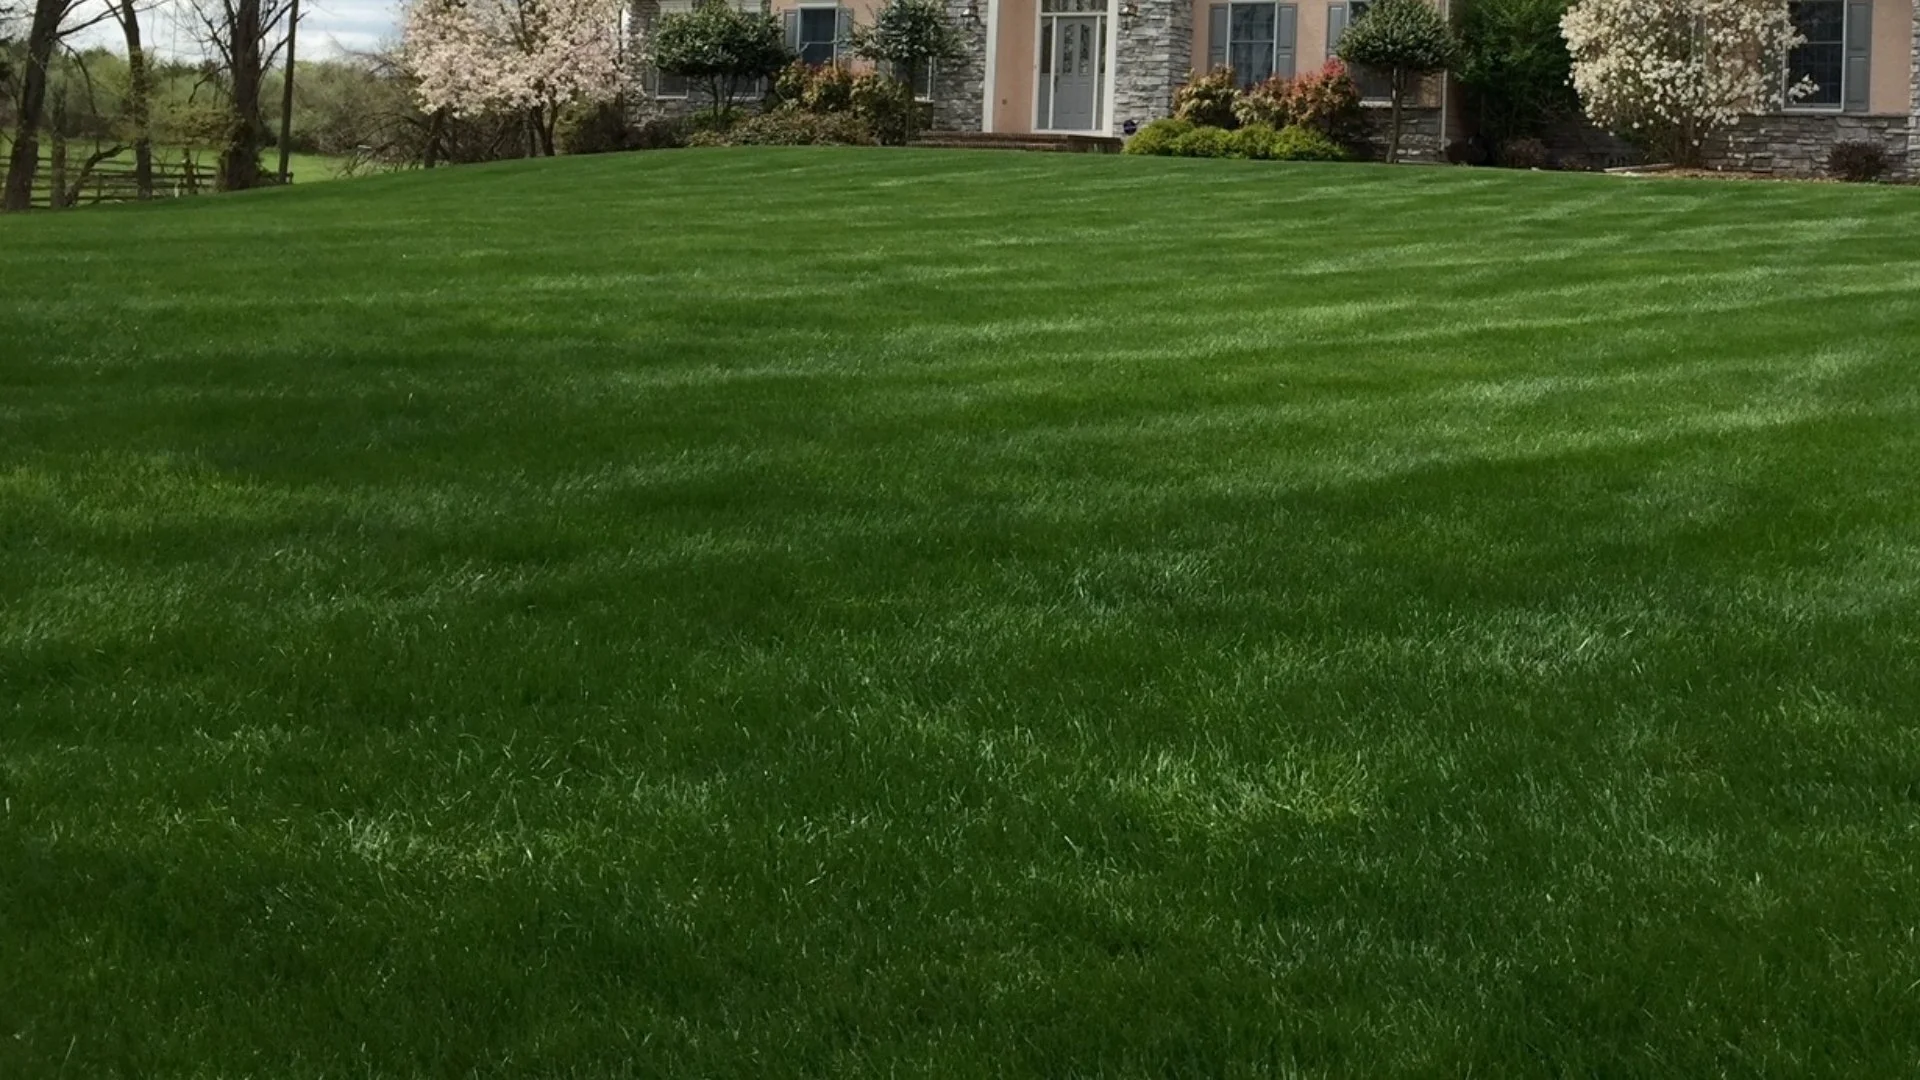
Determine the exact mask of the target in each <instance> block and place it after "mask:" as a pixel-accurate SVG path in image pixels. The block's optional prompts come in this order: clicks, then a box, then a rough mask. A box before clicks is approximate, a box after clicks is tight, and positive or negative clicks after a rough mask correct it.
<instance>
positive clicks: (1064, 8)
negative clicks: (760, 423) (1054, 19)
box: [1040, 0, 1107, 15]
mask: <svg viewBox="0 0 1920 1080" xmlns="http://www.w3.org/2000/svg"><path fill="white" fill-rule="evenodd" d="M1040 13H1041V14H1042V15H1105V14H1106V13H1107V0H1040Z"/></svg>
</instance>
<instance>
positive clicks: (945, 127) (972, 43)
mask: <svg viewBox="0 0 1920 1080" xmlns="http://www.w3.org/2000/svg"><path fill="white" fill-rule="evenodd" d="M967 2H968V0H946V7H947V17H948V18H950V19H952V20H953V25H954V26H955V27H957V28H958V29H959V31H960V34H961V36H962V37H963V38H965V40H966V45H967V55H966V56H965V57H963V58H961V59H959V60H950V61H946V62H944V63H941V64H939V65H938V66H936V67H935V68H934V71H933V129H934V130H936V131H980V130H982V127H983V125H984V123H985V120H986V118H985V117H984V116H983V115H982V114H981V109H982V108H983V107H984V105H985V100H986V95H987V5H988V4H994V3H998V2H999V0H976V2H975V5H974V6H975V10H976V12H977V13H978V18H976V19H974V20H973V21H968V20H967V19H966V18H965V17H964V16H963V14H962V13H963V12H965V11H966V9H967Z"/></svg>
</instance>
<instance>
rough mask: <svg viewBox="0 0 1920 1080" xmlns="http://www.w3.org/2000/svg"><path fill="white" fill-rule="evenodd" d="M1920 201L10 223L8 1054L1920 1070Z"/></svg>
mask: <svg viewBox="0 0 1920 1080" xmlns="http://www.w3.org/2000/svg"><path fill="white" fill-rule="evenodd" d="M1916 224H1920V200H1917V199H1916V198H1915V196H1914V195H1913V194H1912V193H1911V192H1909V191H1905V190H1899V189H1890V188H1841V187H1835V186H1813V185H1785V184H1778V185H1776V184H1702V183H1689V182H1662V181H1652V182H1643V181H1629V180H1622V179H1619V178H1610V177H1579V176H1555V175H1510V174H1498V173H1491V172H1480V171H1468V170H1423V169H1399V170H1393V169H1382V168H1375V167H1361V166H1351V167H1349V166H1327V167H1287V166H1271V165H1265V164H1261V163H1232V162H1187V161H1166V160H1140V159H1131V158H1126V159H1110V158H1099V157H1080V156H1075V155H1060V156H1053V155H1030V156H1023V155H994V154H985V153H940V152H881V151H871V152H868V151H848V150H812V149H795V150H764V151H761V150H756V151H714V152H708V151H686V152H675V153H662V154H642V155H627V156H620V157H609V158H600V159H580V160H567V161H561V162H554V163H513V164H506V165H501V166H489V167H476V168H463V169H456V170H448V171H444V172H439V171H436V172H435V173H434V174H432V175H410V176H393V177H385V178H378V179H372V180H365V181H356V182H354V183H351V184H329V185H324V186H316V187H312V188H296V189H293V190H289V191H273V192H266V193H262V194H259V195H248V196H240V197H231V198H225V197H223V198H221V199H218V200H204V201H199V202H195V203H192V204H184V203H182V204H168V205H159V206H152V207H132V208H120V209H104V210H99V211H88V212H86V213H84V214H83V213H75V214H70V215H62V216H59V217H51V216H48V217H32V218H25V219H10V220H8V221H5V222H0V336H3V337H4V340H5V341H7V342H8V343H9V351H8V355H7V360H6V362H5V363H4V364H0V723H4V729H3V730H4V732H5V738H4V740H0V795H4V800H5V801H4V807H5V810H4V813H3V814H0V947H4V949H5V952H4V954H0V955H5V956H6V957H7V958H8V960H7V963H6V964H5V968H4V969H5V970H6V971H7V972H8V977H7V978H4V979H0V1023H4V1025H5V1027H6V1030H5V1032H4V1034H5V1035H6V1038H3V1039H0V1075H6V1076H13V1075H21V1076H39V1075H57V1074H59V1073H60V1071H61V1070H62V1069H65V1070H66V1071H67V1072H70V1073H74V1074H76V1075H78V1074H89V1075H102V1074H111V1073H113V1072H115V1071H116V1070H117V1071H122V1072H131V1071H143V1072H150V1073H154V1074H157V1075H178V1076H240V1075H276V1076H324V1075H336V1074H340V1073H356V1074H360V1073H364V1074H370V1075H393V1076H410V1075H466V1074H479V1075H550V1076H581V1077H585V1076H614V1075H740V1074H753V1075H780V1074H791V1075H803V1074H804V1075H817V1074H821V1073H827V1072H847V1073H857V1074H869V1073H871V1074H918V1075H941V1076H954V1075H1008V1074H1029V1075H1269V1074H1277V1075H1285V1074H1289V1073H1292V1074H1297V1075H1381V1076H1386V1075H1430V1074H1442V1075H1459V1074H1466V1073H1469V1072H1473V1073H1485V1074H1491V1075H1510V1074H1536V1073H1552V1072H1566V1073H1576V1074H1606V1075H1613V1074H1632V1075H1641V1074H1647V1075H1668V1074H1671V1075H1700V1074H1726V1073H1740V1074H1746V1073H1766V1072H1771V1073H1792V1074H1796V1075H1799V1074H1807V1075H1815V1074H1826V1075H1898V1074H1899V1073H1901V1072H1902V1071H1903V1070H1904V1069H1906V1068H1907V1067H1908V1066H1910V1065H1911V1062H1912V1060H1913V1056H1914V1054H1915V1053H1916V1051H1920V1046H1917V1045H1916V1038H1915V1035H1914V1033H1915V1032H1916V1031H1920V999H1917V998H1916V997H1915V994H1914V992H1913V989H1912V982H1913V978H1914V975H1913V972H1914V970H1915V968H1916V967H1920V947H1916V946H1915V943H1914V940H1913V937H1912V934H1911V927H1912V925H1913V924H1914V922H1915V920H1916V917H1920V906H1917V905H1920V901H1916V900H1915V898H1914V897H1915V895H1916V894H1915V893H1914V890H1913V889H1912V888H1911V884H1912V882H1913V881H1914V879H1915V872H1916V866H1915V860H1916V856H1915V854H1914V852H1915V850H1916V849H1915V848H1914V846H1913V844H1912V839H1913V836H1914V833H1915V829H1916V828H1917V827H1920V803H1917V802H1916V799H1915V792H1916V790H1920V789H1917V788H1916V786H1915V784H1916V780H1915V778H1916V776H1920V735H1916V730H1917V729H1916V728H1915V726H1914V724H1913V719H1914V717H1915V705H1914V703H1915V702H1920V673H1916V669H1915V666H1914V664H1913V661H1912V657H1913V656H1915V655H1916V654H1920V555H1916V552H1920V506H1916V504H1915V502H1914V501H1913V499H1912V497H1911V494H1910V488H1911V482H1912V477H1913V475H1914V474H1915V468H1916V465H1920V426H1916V424H1915V420H1916V412H1920V395H1917V394H1916V391H1920V377H1917V376H1916V375H1915V373H1914V368H1913V361H1914V347H1913V345H1912V342H1914V341H1915V340H1920V334H1916V330H1920V310H1917V309H1916V306H1915V304H1914V303H1913V301H1912V300H1911V296H1912V291H1913V290H1912V284H1913V282H1914V280H1915V278H1916V276H1920V251H1917V250H1916V249H1915V248H1914V247H1913V245H1912V244H1911V243H1910V242H1909V241H1908V239H1907V238H1909V237H1911V236H1913V235H1915V233H1916V229H1915V226H1916ZM187 265H191V266H193V267H196V268H203V269H196V270H194V271H193V272H192V273H186V272H183V271H182V269H181V267H182V266H187ZM210 268H218V269H217V271H216V270H214V269H210Z"/></svg>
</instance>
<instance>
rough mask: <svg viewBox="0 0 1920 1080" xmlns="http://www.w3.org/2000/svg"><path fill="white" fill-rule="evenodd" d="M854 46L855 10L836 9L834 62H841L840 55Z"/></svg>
mask: <svg viewBox="0 0 1920 1080" xmlns="http://www.w3.org/2000/svg"><path fill="white" fill-rule="evenodd" d="M852 45H853V9H852V8H836V9H835V10H834V20H833V62H834V63H836V64H837V63H839V62H840V54H841V53H843V52H846V51H847V50H848V49H849V48H851V47H852Z"/></svg>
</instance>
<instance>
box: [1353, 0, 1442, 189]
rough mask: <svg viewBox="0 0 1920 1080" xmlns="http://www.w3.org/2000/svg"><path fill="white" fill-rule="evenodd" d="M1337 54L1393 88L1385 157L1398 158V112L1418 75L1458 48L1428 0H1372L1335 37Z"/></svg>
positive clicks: (1435, 67)
mask: <svg viewBox="0 0 1920 1080" xmlns="http://www.w3.org/2000/svg"><path fill="white" fill-rule="evenodd" d="M1339 49H1340V59H1342V60H1344V61H1346V62H1347V63H1348V64H1351V65H1353V66H1355V67H1362V68H1367V69H1369V70H1372V71H1378V72H1383V73H1385V74H1386V76H1387V79H1388V82H1389V84H1390V85H1391V86H1392V88H1393V108H1392V111H1391V113H1390V118H1389V121H1388V127H1387V161H1388V162H1389V163H1391V162H1396V161H1399V160H1400V130H1401V112H1402V111H1403V110H1404V109H1405V108H1406V105H1407V103H1408V101H1409V99H1410V97H1411V96H1412V95H1413V93H1414V92H1415V91H1416V90H1417V89H1418V87H1419V83H1420V80H1421V79H1422V78H1424V77H1425V76H1428V75H1432V74H1434V73H1436V72H1440V71H1445V70H1446V69H1447V67H1448V65H1450V64H1452V63H1453V58H1454V56H1455V54H1456V53H1457V52H1458V51H1459V43H1458V42H1457V41H1456V40H1455V38H1454V36H1453V27H1451V26H1449V25H1448V24H1447V19H1446V16H1444V15H1442V14H1440V12H1439V10H1438V9H1437V8H1435V7H1434V6H1433V5H1432V4H1429V3H1427V0H1376V3H1374V5H1373V6H1372V7H1371V8H1369V9H1367V13H1366V14H1365V15H1363V16H1361V17H1360V18H1358V19H1356V20H1354V23H1353V25H1352V26H1349V27H1347V32H1346V33H1345V34H1342V35H1341V37H1340V46H1339Z"/></svg>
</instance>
